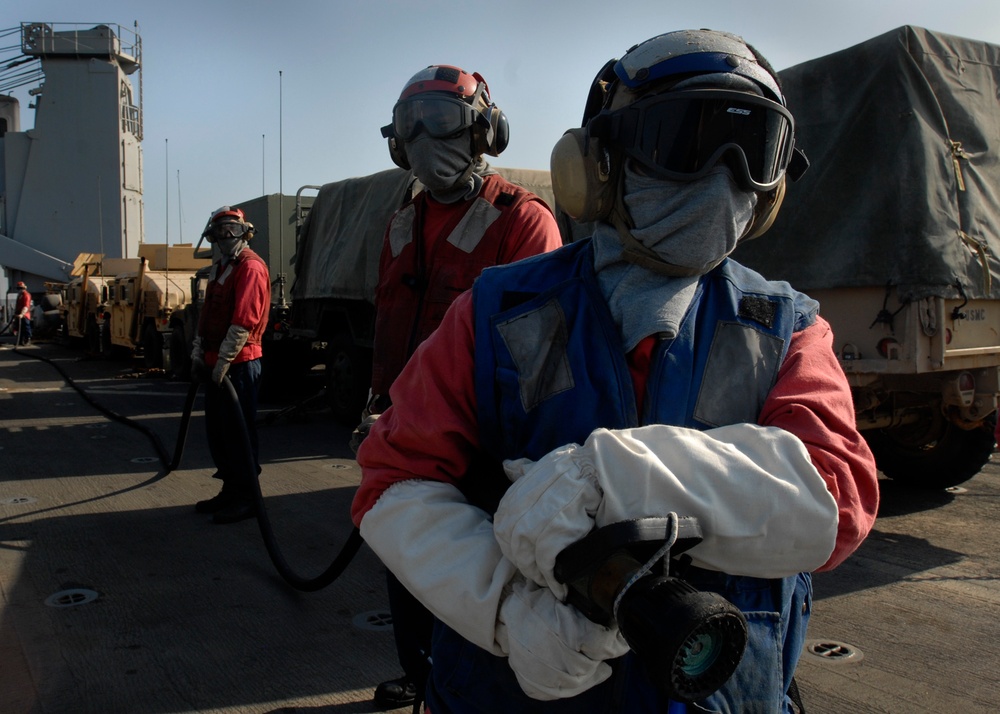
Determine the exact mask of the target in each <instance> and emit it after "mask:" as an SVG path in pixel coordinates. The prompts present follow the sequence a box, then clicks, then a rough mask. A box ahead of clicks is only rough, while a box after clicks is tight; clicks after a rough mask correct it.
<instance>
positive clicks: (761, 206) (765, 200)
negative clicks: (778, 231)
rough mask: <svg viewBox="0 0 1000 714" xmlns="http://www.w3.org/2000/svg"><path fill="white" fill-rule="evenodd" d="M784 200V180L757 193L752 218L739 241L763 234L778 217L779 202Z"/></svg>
mask: <svg viewBox="0 0 1000 714" xmlns="http://www.w3.org/2000/svg"><path fill="white" fill-rule="evenodd" d="M784 200H785V181H782V182H781V183H779V184H778V185H777V186H776V187H775V188H774V189H773V190H771V191H769V192H767V193H759V192H758V194H757V205H756V206H755V207H754V210H753V220H751V221H750V225H749V226H747V231H746V234H745V235H744V236H743V237H742V238H740V241H745V240H750V239H752V238H757V237H759V236H761V235H763V234H764V233H765V232H766V231H767V229H768V228H770V227H771V225H772V224H773V223H774V219H775V218H777V217H778V209H779V208H781V202H782V201H784Z"/></svg>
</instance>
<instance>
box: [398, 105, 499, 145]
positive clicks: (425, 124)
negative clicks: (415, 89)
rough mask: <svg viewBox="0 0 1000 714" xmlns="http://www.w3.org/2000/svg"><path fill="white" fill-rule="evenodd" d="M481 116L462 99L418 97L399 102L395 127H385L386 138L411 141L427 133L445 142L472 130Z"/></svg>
mask: <svg viewBox="0 0 1000 714" xmlns="http://www.w3.org/2000/svg"><path fill="white" fill-rule="evenodd" d="M479 116H480V114H479V112H478V111H477V110H475V109H473V108H472V107H471V106H470V105H469V104H466V103H465V102H463V101H461V100H460V99H452V98H451V97H442V96H436V97H434V96H426V95H425V96H419V95H418V96H416V97H413V98H412V99H406V100H404V101H401V102H397V103H396V106H395V107H393V109H392V124H389V125H387V126H384V127H382V136H383V137H385V138H386V139H388V138H391V137H395V138H397V139H402V140H403V141H410V140H412V139H413V138H414V137H416V136H417V134H419V133H420V131H421V130H423V131H424V132H425V133H426V134H427V135H428V136H432V137H434V138H435V139H443V138H445V137H448V136H452V135H453V134H457V133H458V132H460V131H462V130H463V129H467V128H469V127H470V126H472V125H473V124H475V123H476V121H477V120H478V118H479Z"/></svg>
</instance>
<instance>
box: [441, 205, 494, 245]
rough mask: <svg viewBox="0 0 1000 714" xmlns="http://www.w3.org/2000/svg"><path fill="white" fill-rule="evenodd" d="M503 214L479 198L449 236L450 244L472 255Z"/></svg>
mask: <svg viewBox="0 0 1000 714" xmlns="http://www.w3.org/2000/svg"><path fill="white" fill-rule="evenodd" d="M501 213H502V211H501V210H500V209H499V208H497V207H496V206H494V205H493V204H492V203H490V202H489V201H487V200H486V199H485V198H482V197H480V198H477V199H476V200H475V202H474V203H473V204H472V206H471V207H470V208H469V210H468V211H466V213H465V215H464V216H462V220H461V221H459V222H458V225H457V226H455V230H453V231H452V232H451V235H450V236H448V242H449V243H451V244H452V245H453V246H455V247H456V248H458V249H459V250H461V251H463V252H465V253H471V252H472V251H474V250H475V249H476V246H478V245H479V242H480V241H481V240H482V239H483V236H484V235H486V231H487V230H489V227H490V226H492V225H493V223H494V221H496V219H498V218H499V217H500V215H501Z"/></svg>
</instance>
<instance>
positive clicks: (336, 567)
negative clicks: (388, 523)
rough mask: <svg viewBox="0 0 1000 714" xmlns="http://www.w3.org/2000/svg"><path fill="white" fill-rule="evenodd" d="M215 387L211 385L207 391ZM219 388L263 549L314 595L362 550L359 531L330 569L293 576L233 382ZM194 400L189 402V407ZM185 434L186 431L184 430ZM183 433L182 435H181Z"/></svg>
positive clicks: (289, 577) (353, 532) (284, 573)
mask: <svg viewBox="0 0 1000 714" xmlns="http://www.w3.org/2000/svg"><path fill="white" fill-rule="evenodd" d="M213 388H215V387H214V386H210V387H209V389H213ZM220 388H221V389H223V390H225V392H226V394H227V395H228V396H229V399H227V400H225V402H226V404H227V405H228V408H229V409H230V410H231V411H232V413H231V414H230V418H231V419H233V420H234V422H235V423H237V424H239V427H240V428H239V429H237V431H238V432H239V433H240V435H241V437H242V438H241V441H242V442H243V444H242V446H243V448H242V449H240V452H241V454H242V458H241V461H242V463H241V464H240V466H241V468H242V470H243V472H244V473H245V474H246V477H247V478H248V479H249V480H250V481H251V482H252V485H253V488H252V492H253V497H254V502H255V504H256V506H257V525H258V526H259V527H260V534H261V536H262V537H263V538H264V547H265V548H267V554H268V555H269V556H270V557H271V562H272V563H273V564H274V567H275V568H276V569H277V570H278V573H279V574H280V575H281V577H282V578H284V580H285V582H287V583H288V584H289V585H291V586H292V587H293V588H295V589H296V590H301V591H302V592H315V591H316V590H322V589H323V588H325V587H326V586H327V585H329V584H330V583H332V582H333V581H334V580H336V579H337V578H338V577H340V575H341V573H343V572H344V569H345V568H346V567H347V565H348V564H349V563H350V562H351V560H352V559H353V558H354V556H355V555H356V554H357V552H358V550H359V549H360V548H361V544H362V543H363V542H364V540H363V539H362V538H361V532H360V531H359V530H358V529H357V528H356V527H355V528H352V530H351V534H350V535H349V536H348V537H347V541H346V542H345V543H344V545H343V547H342V548H341V549H340V552H339V553H338V554H337V557H336V558H334V560H333V562H332V563H331V564H330V566H329V567H328V568H327V569H326V570H325V571H323V572H322V573H320V574H319V575H318V576H316V577H314V578H307V577H304V576H302V575H299V574H298V573H296V572H295V571H294V570H293V569H292V567H291V566H290V565H289V564H288V561H287V560H285V557H284V555H283V554H282V552H281V549H280V548H279V547H278V543H277V540H276V538H275V537H274V531H273V530H272V528H271V521H270V519H269V518H268V517H267V510H266V509H265V507H264V496H263V494H262V493H261V490H260V479H258V478H257V466H256V464H255V463H254V459H253V448H252V447H251V445H250V433H249V430H248V429H247V423H246V420H245V419H244V418H243V410H242V409H240V401H239V397H237V395H236V389H235V388H234V387H233V383H232V382H231V381H230V380H229V377H228V376H226V377H225V378H223V380H222V385H221V386H220ZM197 389H198V383H197V382H192V388H191V392H192V393H194V392H197ZM193 401H194V400H193V398H192V399H189V406H190V403H192V402H193ZM189 416H190V408H188V409H186V411H185V418H188V417H189ZM184 431H185V432H186V428H185V429H184ZM182 433H183V432H182ZM181 450H182V444H181V441H180V439H179V440H178V446H177V453H178V454H179V453H180V451H181Z"/></svg>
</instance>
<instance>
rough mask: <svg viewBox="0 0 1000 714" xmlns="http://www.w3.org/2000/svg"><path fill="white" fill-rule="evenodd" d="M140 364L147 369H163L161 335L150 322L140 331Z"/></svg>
mask: <svg viewBox="0 0 1000 714" xmlns="http://www.w3.org/2000/svg"><path fill="white" fill-rule="evenodd" d="M142 362H143V364H144V365H146V367H147V369H162V367H163V335H161V334H160V333H159V332H158V331H157V329H156V325H154V324H153V323H151V322H150V323H148V324H147V325H146V326H145V327H144V328H143V329H142Z"/></svg>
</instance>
